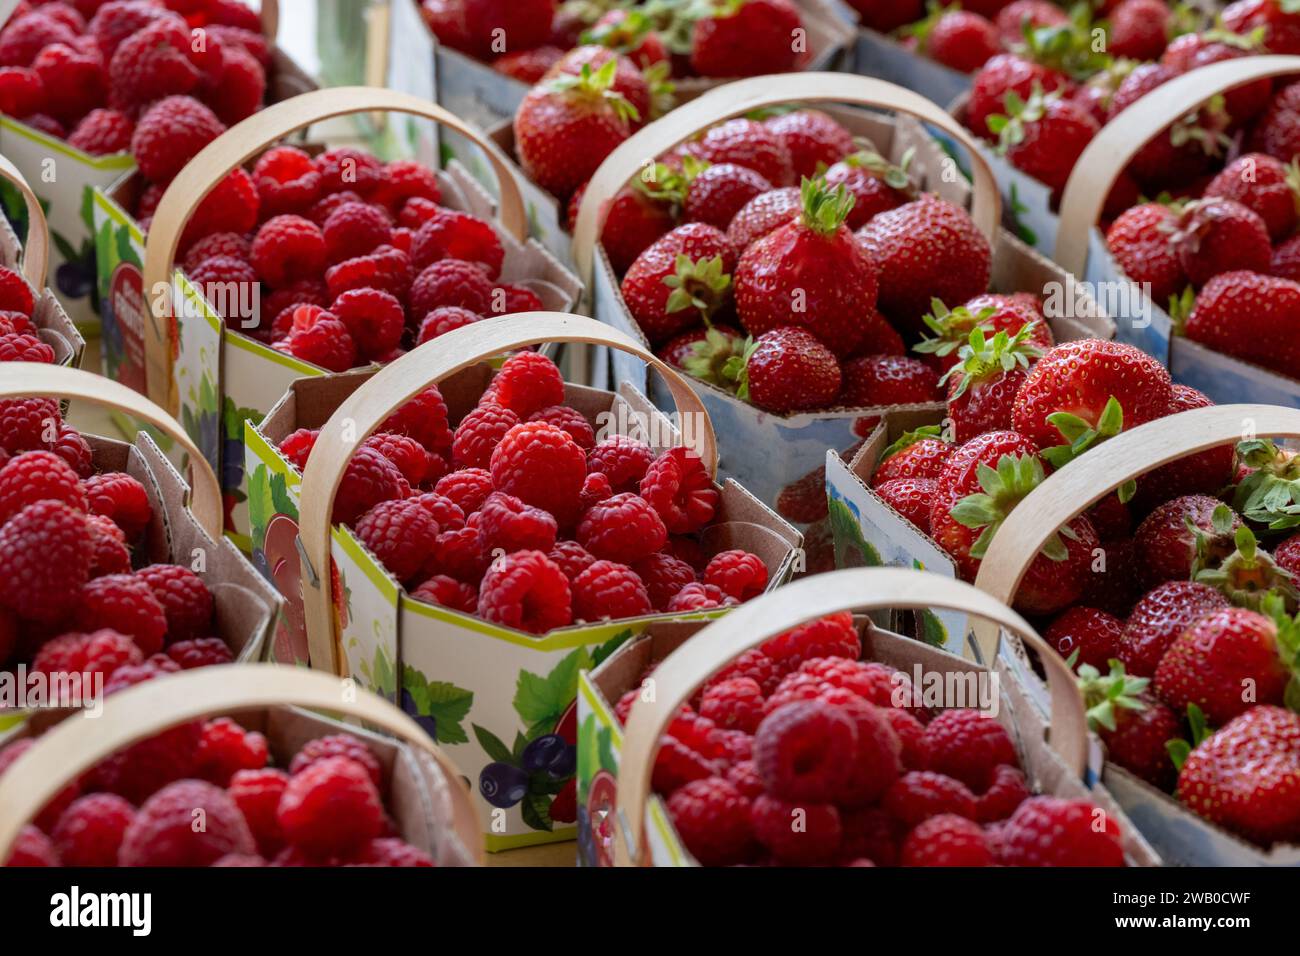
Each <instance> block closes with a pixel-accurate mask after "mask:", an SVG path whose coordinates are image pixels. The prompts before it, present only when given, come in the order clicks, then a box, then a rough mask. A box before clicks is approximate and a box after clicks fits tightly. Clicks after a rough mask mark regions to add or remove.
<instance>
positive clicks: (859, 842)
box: [840, 807, 898, 866]
mask: <svg viewBox="0 0 1300 956" xmlns="http://www.w3.org/2000/svg"><path fill="white" fill-rule="evenodd" d="M840 824H841V826H842V828H843V833H844V837H843V839H842V841H841V843H840V854H841V856H842V858H843V859H848V860H858V859H864V858H865V859H868V860H870V861H871V862H872V863H874V864H875V865H876V866H896V865H897V864H898V847H897V846H896V845H895V842H894V823H893V821H892V820H891V819H890V818H889V814H887V813H885V812H884V811H883V810H881V809H880V808H879V807H865V808H863V809H861V810H844V811H841V813H840Z"/></svg>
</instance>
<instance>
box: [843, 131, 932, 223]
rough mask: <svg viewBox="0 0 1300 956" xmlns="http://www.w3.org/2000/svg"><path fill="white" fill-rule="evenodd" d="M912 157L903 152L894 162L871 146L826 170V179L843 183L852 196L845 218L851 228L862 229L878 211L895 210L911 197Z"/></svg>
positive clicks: (846, 157)
mask: <svg viewBox="0 0 1300 956" xmlns="http://www.w3.org/2000/svg"><path fill="white" fill-rule="evenodd" d="M911 159H912V156H911V154H910V153H905V154H904V155H903V157H902V159H901V160H900V161H899V162H898V164H897V165H895V164H893V163H890V162H889V160H887V159H885V157H883V156H881V155H880V154H879V153H877V152H876V151H875V150H874V149H860V150H858V151H857V152H856V153H853V154H851V155H848V156H845V157H844V158H843V159H841V160H840V161H839V162H837V163H835V164H834V165H833V166H831V167H830V168H829V169H827V170H826V182H828V183H829V184H830V185H832V186H843V187H844V188H845V189H847V190H848V191H849V193H850V194H851V195H852V196H853V208H852V209H851V210H850V211H849V218H848V219H847V220H846V221H845V222H846V224H847V225H848V227H849V228H850V229H853V230H854V231H856V230H858V229H861V228H862V227H863V226H865V225H866V224H867V223H869V222H870V221H871V220H872V219H874V218H875V217H876V215H877V213H882V212H885V211H886V210H888V209H897V208H898V207H899V206H901V205H903V203H905V202H907V201H908V200H909V199H911V192H912V181H911V179H910V177H909V176H908V174H907V167H908V166H909V165H911Z"/></svg>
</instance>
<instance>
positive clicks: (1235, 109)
mask: <svg viewBox="0 0 1300 956" xmlns="http://www.w3.org/2000/svg"><path fill="white" fill-rule="evenodd" d="M1261 52H1263V49H1262V47H1261V46H1260V42H1259V38H1258V37H1256V36H1243V35H1241V34H1237V33H1232V32H1230V31H1228V30H1222V29H1218V28H1216V29H1213V30H1206V31H1204V32H1202V33H1184V34H1183V35H1182V36H1180V37H1178V38H1176V39H1175V40H1174V41H1173V42H1172V43H1170V44H1169V46H1167V47H1166V48H1165V52H1164V54H1163V55H1161V57H1160V62H1161V63H1163V64H1164V65H1165V66H1170V67H1173V68H1174V69H1175V70H1177V71H1178V72H1180V73H1186V72H1187V71H1188V70H1195V69H1197V68H1199V67H1202V66H1209V65H1210V64H1211V63H1221V62H1223V61H1224V60H1235V59H1238V58H1240V57H1243V56H1251V55H1253V54H1256V53H1261ZM1272 96H1273V81H1272V80H1271V79H1268V78H1265V79H1262V80H1255V81H1253V82H1251V83H1245V84H1243V85H1241V86H1237V87H1233V88H1232V89H1231V90H1229V91H1228V92H1227V93H1225V94H1223V106H1224V109H1225V110H1226V111H1227V113H1228V115H1229V116H1231V117H1232V121H1233V123H1234V124H1241V123H1244V122H1246V121H1247V120H1250V119H1253V118H1254V117H1255V116H1257V115H1259V114H1260V113H1262V112H1263V111H1264V110H1265V109H1266V108H1267V107H1268V102H1269V100H1270V99H1271V98H1272Z"/></svg>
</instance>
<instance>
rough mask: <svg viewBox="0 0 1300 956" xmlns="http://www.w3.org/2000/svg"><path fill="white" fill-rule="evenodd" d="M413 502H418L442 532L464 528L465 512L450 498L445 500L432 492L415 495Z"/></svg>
mask: <svg viewBox="0 0 1300 956" xmlns="http://www.w3.org/2000/svg"><path fill="white" fill-rule="evenodd" d="M413 500H415V501H418V502H419V503H420V505H421V507H423V508H424V509H425V510H426V511H428V512H429V514H430V515H432V516H433V520H434V521H436V522H438V527H439V528H441V529H443V530H455V529H458V528H463V527H465V512H463V511H461V510H460V506H459V505H457V504H456V503H455V502H454V501H452V500H451V499H450V498H445V497H443V496H442V495H440V494H438V493H437V492H434V491H426V492H425V493H424V494H420V495H416V496H415V497H414V499H413Z"/></svg>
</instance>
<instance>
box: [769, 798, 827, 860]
mask: <svg viewBox="0 0 1300 956" xmlns="http://www.w3.org/2000/svg"><path fill="white" fill-rule="evenodd" d="M749 820H750V823H751V824H752V825H753V827H754V835H755V836H756V837H758V841H759V842H760V843H762V844H763V846H765V847H767V849H768V850H769V851H770V852H771V853H772V855H773V856H775V857H776V858H777V859H778V860H780V861H781V862H782V863H785V864H789V865H791V866H816V865H817V864H821V863H830V862H831V861H832V860H834V859H835V857H836V855H837V854H838V851H839V846H840V839H841V837H842V834H843V827H842V824H841V823H840V813H839V811H838V810H837V809H835V807H834V806H832V805H831V804H829V803H805V804H795V803H787V802H786V801H784V800H780V799H778V798H777V797H773V796H769V795H768V794H762V795H761V796H758V797H755V798H754V802H753V804H752V806H751V807H750V812H749Z"/></svg>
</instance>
